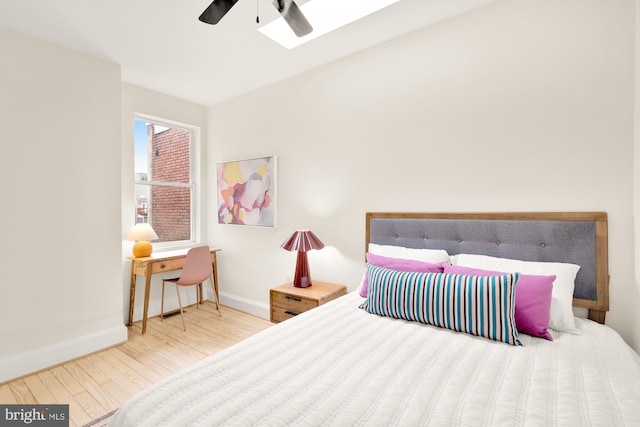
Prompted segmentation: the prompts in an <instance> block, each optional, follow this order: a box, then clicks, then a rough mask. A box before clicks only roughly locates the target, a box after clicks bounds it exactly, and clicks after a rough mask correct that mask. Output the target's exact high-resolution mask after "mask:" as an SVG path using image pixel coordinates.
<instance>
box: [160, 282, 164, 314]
mask: <svg viewBox="0 0 640 427" xmlns="http://www.w3.org/2000/svg"><path fill="white" fill-rule="evenodd" d="M162 319H164V280H163V281H162V299H161V300H160V321H161V322H162Z"/></svg>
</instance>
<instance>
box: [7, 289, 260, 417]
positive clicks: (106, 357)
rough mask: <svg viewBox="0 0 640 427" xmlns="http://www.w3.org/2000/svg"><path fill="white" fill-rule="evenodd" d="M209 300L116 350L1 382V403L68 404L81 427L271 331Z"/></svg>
mask: <svg viewBox="0 0 640 427" xmlns="http://www.w3.org/2000/svg"><path fill="white" fill-rule="evenodd" d="M221 311H222V317H220V316H218V313H217V311H216V310H215V305H214V304H213V303H212V302H210V301H205V303H204V304H201V305H200V307H199V309H197V310H196V307H195V305H193V306H190V307H187V308H186V313H185V322H186V324H187V331H186V332H185V331H183V330H182V323H181V321H180V315H179V314H178V315H174V316H172V317H169V318H165V319H164V320H163V321H162V322H161V321H160V318H159V317H153V318H149V320H148V323H147V333H146V334H145V335H142V334H141V322H135V323H134V325H133V326H132V327H131V328H129V339H128V341H127V342H125V343H123V344H120V345H118V346H115V347H112V348H109V349H106V350H103V351H100V352H97V353H94V354H91V355H88V356H85V357H82V358H80V359H76V360H72V361H69V362H67V363H64V364H61V365H59V366H55V367H52V368H50V369H47V370H43V371H40V372H37V373H34V374H31V375H28V376H25V377H22V378H19V379H16V380H13V381H10V382H7V383H3V384H0V402H2V403H5V404H7V403H20V404H33V403H41V404H55V403H63V404H67V403H68V404H69V412H70V424H69V425H70V426H83V425H85V424H87V423H89V422H90V421H92V420H94V419H96V418H99V417H101V416H103V415H104V414H106V413H109V412H111V411H113V410H114V409H117V408H119V407H120V406H121V405H122V404H123V403H124V402H125V401H126V400H127V399H129V398H130V397H131V396H133V394H135V393H136V392H138V391H140V390H142V389H144V388H146V387H148V386H150V385H151V384H153V383H155V382H158V381H160V380H161V379H163V378H165V377H167V376H169V375H171V374H173V373H175V372H177V371H179V370H180V369H182V368H185V367H187V366H189V365H191V364H192V363H194V362H196V361H198V360H200V359H203V358H204V357H206V356H208V355H210V354H213V353H215V352H217V351H218V350H221V349H223V348H225V347H228V346H230V345H232V344H234V343H236V342H238V341H241V340H243V339H245V338H247V337H249V336H251V335H253V334H255V333H256V332H259V331H261V330H263V329H266V328H268V327H269V326H271V325H272V323H271V322H269V321H268V320H265V319H261V318H259V317H255V316H252V315H250V314H246V313H243V312H241V311H237V310H234V309H232V308H229V307H224V306H222V307H221Z"/></svg>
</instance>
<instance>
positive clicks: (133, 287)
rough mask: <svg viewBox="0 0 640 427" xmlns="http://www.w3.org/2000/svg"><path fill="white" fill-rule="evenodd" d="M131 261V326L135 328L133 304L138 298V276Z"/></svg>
mask: <svg viewBox="0 0 640 427" xmlns="http://www.w3.org/2000/svg"><path fill="white" fill-rule="evenodd" d="M133 264H134V262H133V261H131V280H130V281H129V326H133V303H134V301H135V298H136V274H135V273H134V269H133Z"/></svg>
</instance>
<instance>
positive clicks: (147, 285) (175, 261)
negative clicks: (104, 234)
mask: <svg viewBox="0 0 640 427" xmlns="http://www.w3.org/2000/svg"><path fill="white" fill-rule="evenodd" d="M219 250H220V249H211V264H213V286H214V288H215V289H216V293H217V291H218V266H217V265H218V263H217V261H216V252H218V251H219ZM188 251H189V249H179V250H175V251H166V252H158V253H154V254H151V256H149V257H144V258H135V257H133V256H129V257H127V259H130V260H131V284H130V289H129V294H130V295H129V326H131V325H133V303H134V300H135V296H136V278H137V276H138V275H139V276H144V277H145V280H144V309H143V311H142V333H143V334H144V333H145V332H146V331H147V312H148V311H149V291H150V289H151V276H152V275H153V274H156V273H163V272H165V271H174V270H180V269H182V266H183V265H184V260H185V258H186V257H187V252H188ZM200 298H202V292H200ZM200 302H202V301H200ZM218 303H220V301H218Z"/></svg>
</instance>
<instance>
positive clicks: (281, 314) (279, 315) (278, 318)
mask: <svg viewBox="0 0 640 427" xmlns="http://www.w3.org/2000/svg"><path fill="white" fill-rule="evenodd" d="M298 314H300V312H298V311H294V310H292V309H290V308H282V307H276V306H272V307H271V321H272V322H282V321H283V320H287V319H291V318H292V317H294V316H297V315H298Z"/></svg>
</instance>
